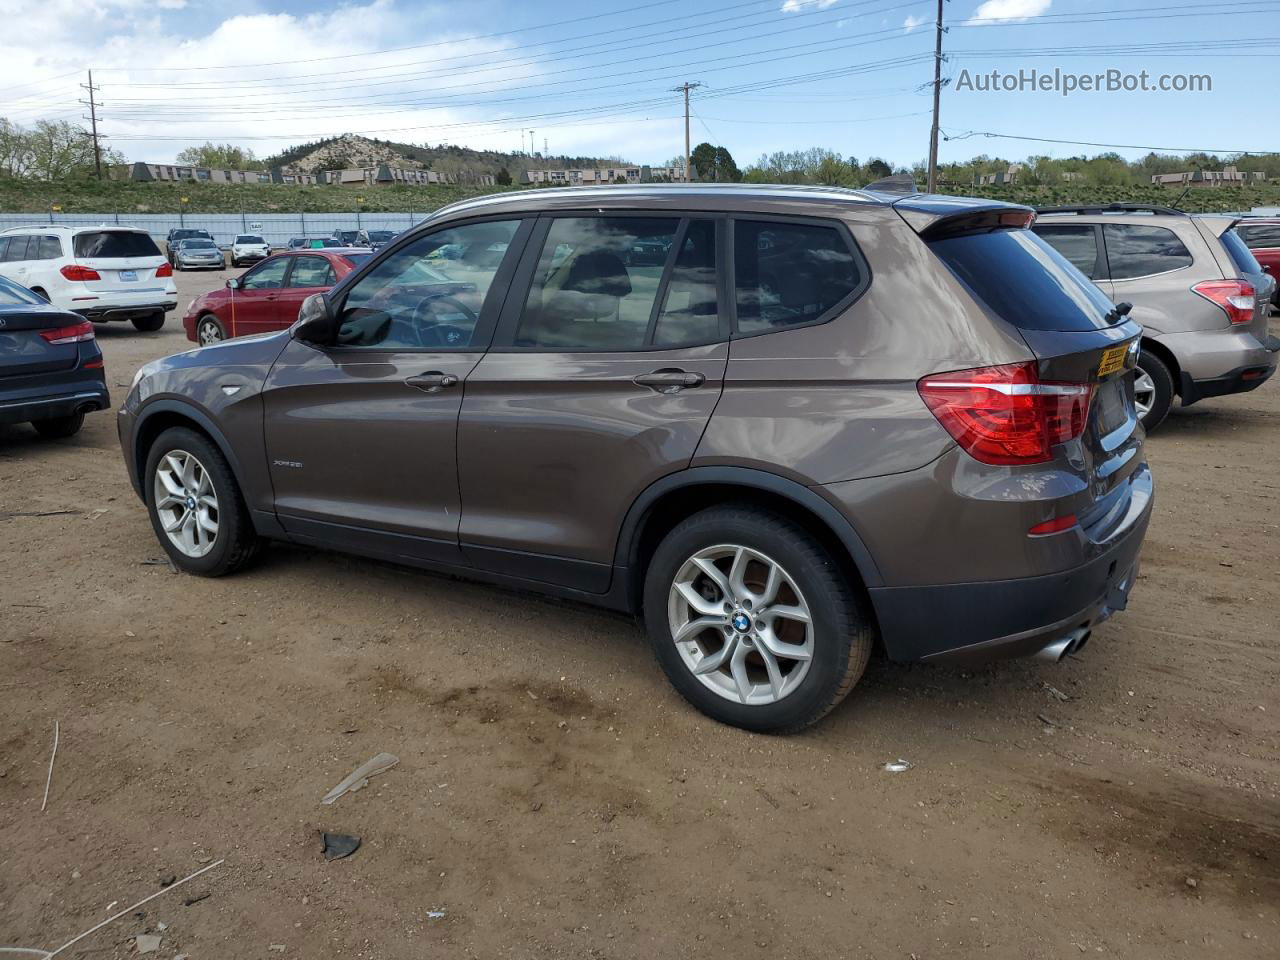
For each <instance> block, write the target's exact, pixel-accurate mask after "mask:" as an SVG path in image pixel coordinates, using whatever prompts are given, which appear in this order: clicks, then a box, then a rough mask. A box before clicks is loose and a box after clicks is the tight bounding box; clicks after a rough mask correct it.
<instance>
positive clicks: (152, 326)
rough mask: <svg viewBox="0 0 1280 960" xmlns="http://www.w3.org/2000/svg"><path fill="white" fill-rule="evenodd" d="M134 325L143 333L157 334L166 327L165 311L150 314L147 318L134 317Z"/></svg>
mask: <svg viewBox="0 0 1280 960" xmlns="http://www.w3.org/2000/svg"><path fill="white" fill-rule="evenodd" d="M133 325H134V327H135V328H136V329H138V330H141V331H142V332H143V333H155V332H156V331H157V330H159V329H160V328H161V327H163V326H164V311H156V312H155V313H149V314H147V315H146V316H145V317H134V318H133Z"/></svg>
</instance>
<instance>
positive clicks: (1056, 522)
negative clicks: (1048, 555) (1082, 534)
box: [1027, 513, 1080, 537]
mask: <svg viewBox="0 0 1280 960" xmlns="http://www.w3.org/2000/svg"><path fill="white" fill-rule="evenodd" d="M1079 522H1080V521H1079V520H1077V519H1076V515H1075V514H1074V513H1067V514H1064V515H1062V516H1061V517H1054V518H1053V519H1052V520H1046V521H1045V522H1044V523H1037V524H1036V525H1035V526H1034V527H1032V528H1031V529H1030V530H1028V531H1027V536H1029V537H1047V536H1049V535H1050V534H1052V533H1062V532H1063V531H1064V530H1070V529H1071V528H1072V527H1074V526H1075V525H1076V524H1077V523H1079Z"/></svg>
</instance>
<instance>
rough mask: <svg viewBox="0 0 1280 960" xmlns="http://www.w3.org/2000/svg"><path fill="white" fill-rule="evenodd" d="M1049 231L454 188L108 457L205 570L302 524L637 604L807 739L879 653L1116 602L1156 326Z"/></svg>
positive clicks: (731, 199)
mask: <svg viewBox="0 0 1280 960" xmlns="http://www.w3.org/2000/svg"><path fill="white" fill-rule="evenodd" d="M1031 219H1032V212H1031V211H1030V210H1029V209H1027V208H1025V207H1015V206H1011V205H1008V204H1001V203H996V202H990V201H979V200H964V199H956V198H950V197H930V196H919V195H915V196H909V197H905V198H904V197H903V196H901V195H890V194H880V193H874V192H867V191H851V190H838V189H823V188H788V187H766V186H753V187H739V186H728V185H725V186H716V185H696V186H646V187H616V186H611V187H608V188H607V189H591V188H573V189H566V190H539V191H531V192H527V193H510V194H503V195H500V196H495V197H488V198H481V199H477V200H470V201H465V202H463V203H459V204H455V205H453V206H450V207H447V208H445V209H443V210H441V211H440V212H438V213H437V214H436V215H435V216H433V217H432V218H431V219H430V220H429V221H427V222H426V223H424V224H422V225H420V226H419V227H417V228H414V229H413V230H411V231H408V232H407V233H406V234H404V235H402V236H400V237H398V238H397V239H396V240H395V241H394V242H393V243H392V244H391V245H390V246H388V247H387V248H386V249H385V250H383V251H381V252H380V253H379V254H377V255H376V256H374V257H373V258H371V259H370V261H369V262H368V263H366V264H364V265H363V266H362V267H361V268H360V269H359V270H357V271H355V272H353V273H352V274H351V275H350V276H348V277H347V278H346V279H345V280H344V281H343V282H341V283H340V284H339V285H338V286H337V287H335V288H334V289H333V290H332V291H330V292H328V293H326V294H323V295H317V296H314V297H312V298H310V299H309V300H307V301H306V302H305V303H304V305H303V308H302V311H301V315H300V317H299V320H298V322H297V323H296V324H295V325H294V326H293V327H292V329H291V330H289V331H287V332H283V333H280V334H278V335H270V336H265V337H260V338H254V339H241V340H235V341H230V342H227V343H224V344H219V345H217V346H213V347H206V348H202V349H199V350H194V351H191V352H189V353H184V354H179V355H177V356H174V357H169V358H167V359H165V360H160V361H156V362H153V363H150V364H148V365H146V366H145V367H143V368H142V369H141V370H139V372H138V376H137V378H136V380H135V383H134V384H133V387H132V389H131V390H130V392H129V396H128V399H127V400H126V401H125V404H124V407H123V409H122V410H121V413H120V418H119V425H120V439H121V444H122V447H123V450H124V457H125V463H126V464H127V467H128V470H129V474H130V476H131V478H132V480H133V483H134V486H135V489H136V490H137V492H138V494H139V496H140V497H141V498H142V499H143V501H144V502H145V503H146V505H147V508H148V510H149V511H150V515H151V519H152V524H153V526H154V528H155V531H156V534H157V536H158V537H159V539H160V542H161V544H162V545H163V547H164V548H165V550H166V551H168V553H169V555H170V556H171V557H172V558H173V560H174V562H175V563H176V564H177V565H178V566H179V567H180V568H181V569H183V570H185V571H188V572H191V573H196V574H202V575H208V576H216V575H221V574H225V573H229V572H231V571H233V570H235V569H236V568H238V567H239V566H241V565H242V564H243V563H244V562H245V561H246V560H248V559H249V558H250V557H251V556H252V554H253V552H254V550H255V549H256V548H257V546H258V544H259V543H260V542H261V541H262V540H264V539H283V540H292V541H295V542H298V543H304V544H314V545H317V546H324V547H330V548H336V549H339V550H345V551H349V552H352V553H359V554H364V555H366V556H371V557H379V558H383V559H386V560H391V561H394V562H398V563H406V564H412V565H416V566H420V567H423V568H426V569H431V570H441V571H449V572H454V573H463V574H468V575H471V576H474V577H477V578H483V579H487V580H491V581H494V582H498V583H504V584H511V585H521V586H526V587H531V588H533V589H536V590H541V591H545V592H548V593H553V594H557V595H560V596H566V597H572V598H576V599H579V600H584V601H588V602H591V603H596V604H600V605H604V606H607V607H612V608H616V609H619V610H626V611H632V612H635V613H637V614H639V615H640V616H642V617H643V619H644V622H645V624H646V627H647V630H648V632H649V635H650V637H651V639H652V642H653V646H654V650H655V652H656V654H657V657H658V660H659V661H660V663H661V664H662V666H663V668H664V669H665V671H666V673H667V675H668V676H669V677H670V679H671V681H672V682H673V683H674V685H675V686H676V687H677V688H678V689H679V691H680V692H681V693H682V694H683V695H684V696H685V697H686V698H688V699H689V700H690V701H691V702H692V703H694V704H695V705H697V706H698V707H699V708H700V709H702V710H704V711H706V712H707V713H709V714H710V715H712V716H714V717H716V718H717V719H720V720H723V721H725V722H728V723H733V724H737V725H740V726H743V727H748V728H751V729H757V730H790V729H796V728H799V727H802V726H804V725H806V724H808V723H811V722H813V721H815V720H816V719H818V718H819V717H821V716H822V715H823V714H825V713H826V712H827V711H828V710H830V709H831V708H832V707H833V706H834V705H835V704H836V703H838V702H839V701H840V700H841V699H842V698H843V697H844V696H845V694H846V693H848V691H849V690H850V688H851V687H852V686H853V685H854V683H855V682H856V681H857V680H858V678H859V676H860V675H861V674H862V671H863V669H864V667H865V665H866V663H867V658H868V657H869V656H870V653H871V649H872V647H873V645H875V644H876V643H877V642H879V643H880V644H882V645H883V648H884V649H885V651H886V652H887V654H888V655H889V656H890V657H892V658H894V659H896V660H937V661H944V660H945V661H956V662H964V661H976V660H982V659H988V658H992V657H1002V656H1016V655H1038V656H1042V657H1046V658H1048V659H1051V660H1052V659H1058V658H1061V657H1062V656H1063V655H1065V654H1066V653H1069V652H1073V651H1075V650H1078V649H1079V648H1080V647H1081V646H1083V645H1084V643H1085V641H1086V640H1087V639H1088V638H1089V635H1090V631H1091V630H1092V629H1093V627H1094V626H1095V625H1097V624H1098V623H1099V622H1101V621H1102V620H1104V619H1106V618H1107V617H1108V616H1110V615H1111V613H1112V612H1113V611H1115V610H1119V609H1123V608H1124V606H1125V603H1126V598H1127V595H1128V592H1129V589H1130V587H1131V586H1132V585H1133V582H1134V578H1135V576H1136V571H1137V564H1138V554H1139V549H1140V547H1141V543H1142V539H1143V535H1144V533H1145V531H1146V527H1147V521H1148V517H1149V514H1150V510H1151V504H1152V481H1151V474H1150V471H1149V470H1148V468H1147V464H1146V461H1145V458H1144V455H1143V431H1142V428H1141V426H1140V425H1139V424H1138V420H1137V417H1136V415H1135V409H1134V398H1133V369H1134V364H1135V360H1136V357H1137V353H1138V337H1139V334H1140V330H1139V328H1138V326H1137V325H1136V324H1135V323H1133V322H1132V321H1130V320H1128V319H1127V318H1125V317H1123V316H1121V315H1119V314H1118V313H1117V312H1116V311H1115V310H1113V309H1112V305H1111V303H1110V302H1109V301H1108V300H1107V299H1106V298H1105V297H1104V296H1103V295H1102V294H1101V293H1100V292H1099V291H1098V290H1097V289H1096V288H1095V287H1094V286H1093V285H1092V284H1090V283H1089V282H1088V281H1087V280H1085V278H1084V277H1082V276H1081V275H1080V273H1079V272H1078V271H1076V270H1075V269H1074V268H1072V267H1071V266H1070V265H1069V264H1068V262H1067V261H1066V260H1064V259H1063V258H1062V257H1061V256H1060V255H1059V254H1057V253H1056V252H1055V251H1054V250H1053V249H1052V248H1051V247H1049V246H1048V245H1047V244H1046V243H1044V242H1043V241H1042V240H1040V239H1039V238H1038V237H1037V236H1036V235H1035V234H1034V233H1033V232H1032V231H1030V230H1029V229H1027V226H1028V224H1029V223H1030V221H1031ZM652 244H662V245H664V246H665V247H666V250H667V255H666V257H665V258H661V260H660V262H655V263H652V264H650V263H647V262H645V263H634V262H633V263H628V262H627V259H628V252H629V251H634V249H635V248H636V247H637V246H645V245H652ZM446 248H447V249H448V250H449V253H450V255H449V256H447V257H444V256H433V254H434V253H436V252H437V251H440V250H442V249H446ZM495 250H498V251H500V252H499V253H498V254H496V255H495V254H494V253H493V251H495Z"/></svg>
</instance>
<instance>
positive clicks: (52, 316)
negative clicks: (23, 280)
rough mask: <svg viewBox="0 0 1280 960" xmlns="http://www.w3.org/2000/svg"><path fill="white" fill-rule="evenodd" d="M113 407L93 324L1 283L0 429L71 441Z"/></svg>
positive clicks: (28, 291) (4, 280)
mask: <svg viewBox="0 0 1280 960" xmlns="http://www.w3.org/2000/svg"><path fill="white" fill-rule="evenodd" d="M109 406H111V398H110V397H109V396H108V394H107V383H106V376H105V372H104V370H103V364H102V351H101V350H100V349H98V343H97V340H96V339H95V338H94V335H93V324H92V323H90V322H89V321H88V320H86V319H84V317H81V316H78V315H76V314H74V313H71V312H69V311H67V310H63V309H61V308H59V307H55V306H53V305H52V304H50V303H48V302H47V301H45V300H44V298H42V297H38V296H36V294H34V293H32V292H31V291H30V290H28V289H27V288H26V287H21V286H19V285H18V284H16V283H13V282H12V281H10V280H6V279H5V278H4V277H0V423H24V422H30V423H31V425H32V426H33V427H35V428H36V432H38V433H39V434H40V435H41V436H44V437H69V436H71V435H72V434H74V433H76V432H77V431H79V429H80V427H81V425H82V424H83V423H84V415H85V414H86V413H88V412H89V411H91V410H105V409H106V408H107V407H109Z"/></svg>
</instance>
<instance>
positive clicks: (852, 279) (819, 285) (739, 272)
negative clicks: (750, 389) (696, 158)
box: [733, 220, 866, 334]
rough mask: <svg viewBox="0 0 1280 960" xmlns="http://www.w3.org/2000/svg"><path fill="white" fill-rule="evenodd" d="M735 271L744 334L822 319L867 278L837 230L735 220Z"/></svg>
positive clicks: (798, 224)
mask: <svg viewBox="0 0 1280 960" xmlns="http://www.w3.org/2000/svg"><path fill="white" fill-rule="evenodd" d="M733 268H734V296H735V297H736V299H737V307H738V333H739V334H753V333H765V332H768V331H770V330H778V329H782V328H784V327H790V326H795V325H797V324H802V323H813V322H814V321H815V320H819V319H822V317H823V315H824V314H825V313H827V311H829V310H830V309H831V308H832V307H834V306H836V305H837V304H838V303H840V302H841V301H842V300H844V299H845V298H846V297H848V296H850V295H851V294H853V293H855V292H856V291H857V290H858V289H859V288H860V287H861V286H862V283H863V280H864V278H865V276H866V271H865V269H864V268H863V267H862V264H861V262H860V260H859V259H857V258H855V256H854V253H853V250H852V249H851V248H850V247H849V244H848V242H847V241H846V240H845V238H844V235H843V234H842V233H841V232H840V231H839V230H837V229H835V228H834V227H823V226H818V225H815V224H807V223H774V222H770V221H763V220H734V223H733Z"/></svg>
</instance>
